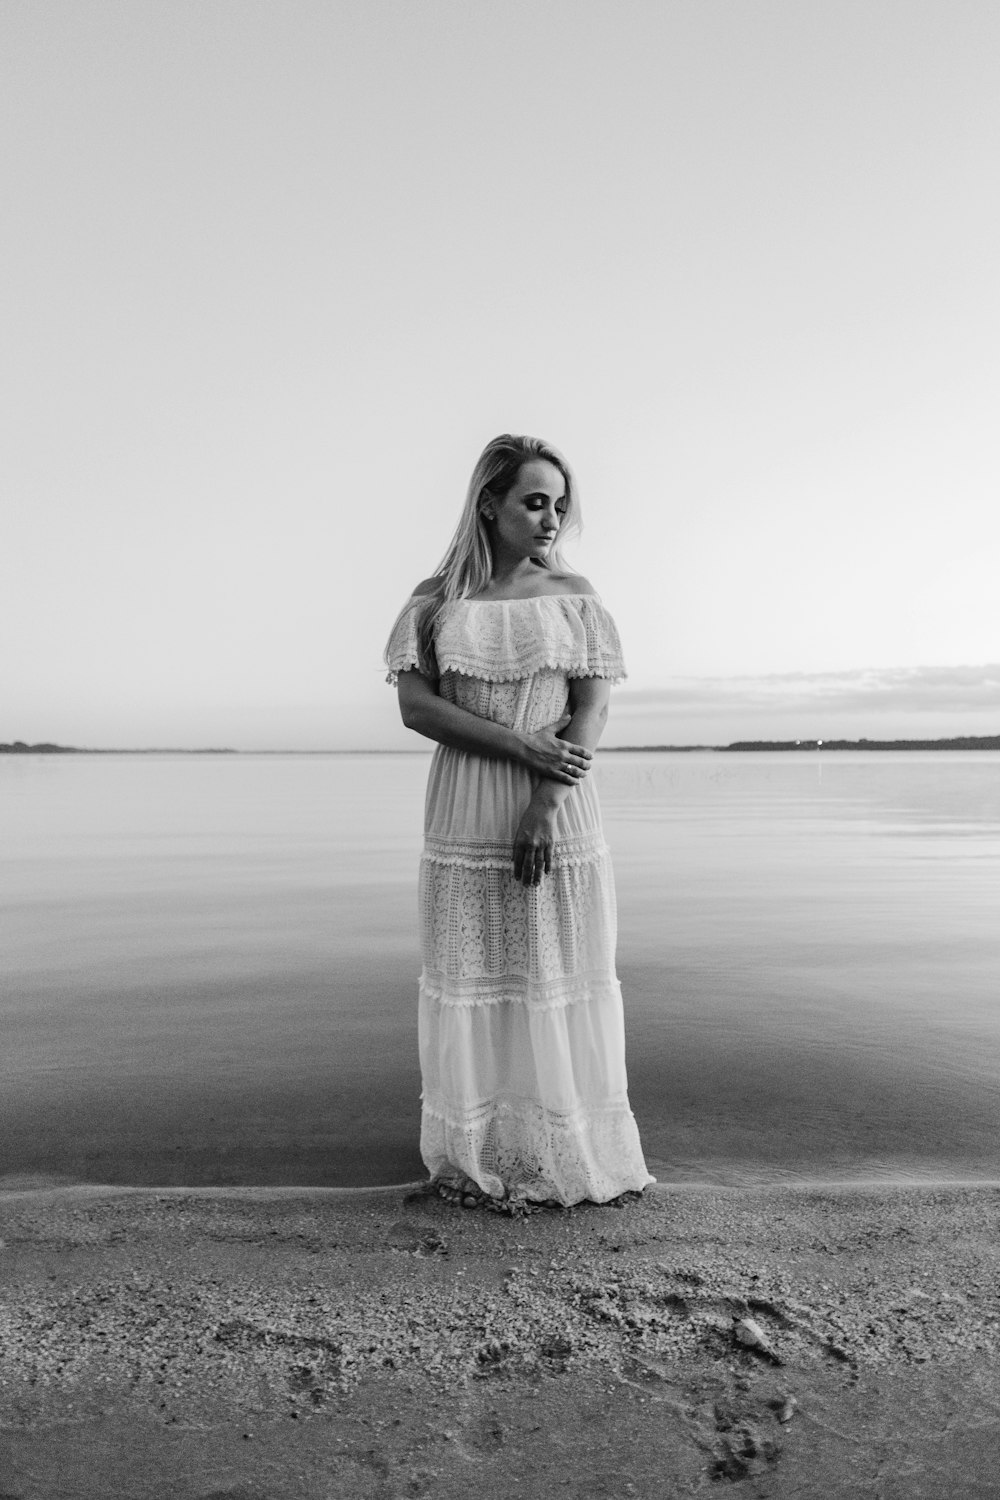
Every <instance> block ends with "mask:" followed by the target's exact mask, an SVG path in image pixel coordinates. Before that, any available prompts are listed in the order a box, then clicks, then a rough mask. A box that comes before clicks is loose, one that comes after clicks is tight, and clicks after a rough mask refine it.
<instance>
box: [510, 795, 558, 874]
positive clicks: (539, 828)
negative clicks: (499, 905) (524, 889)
mask: <svg viewBox="0 0 1000 1500" xmlns="http://www.w3.org/2000/svg"><path fill="white" fill-rule="evenodd" d="M555 836H556V809H555V808H544V807H536V806H535V804H534V803H533V802H529V803H528V806H527V809H526V810H525V813H524V815H523V817H522V818H521V821H520V823H518V825H517V831H516V832H515V834H514V879H515V880H519V881H520V882H521V884H522V885H538V884H539V883H540V881H541V878H542V876H543V875H547V874H548V873H549V871H550V870H551V868H552V845H553V844H554V843H555Z"/></svg>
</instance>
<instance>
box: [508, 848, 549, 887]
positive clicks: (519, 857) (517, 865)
mask: <svg viewBox="0 0 1000 1500" xmlns="http://www.w3.org/2000/svg"><path fill="white" fill-rule="evenodd" d="M551 869H552V850H551V848H550V847H549V846H548V845H544V846H540V847H535V846H533V845H532V846H525V847H524V848H521V847H519V846H517V845H515V846H514V879H515V880H519V881H520V882H521V884H522V885H539V884H540V883H541V879H542V876H543V875H548V873H549V872H550V870H551Z"/></svg>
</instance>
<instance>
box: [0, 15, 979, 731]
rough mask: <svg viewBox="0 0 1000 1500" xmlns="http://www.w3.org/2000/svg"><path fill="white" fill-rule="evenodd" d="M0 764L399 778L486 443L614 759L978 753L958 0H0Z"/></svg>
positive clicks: (968, 269)
mask: <svg viewBox="0 0 1000 1500" xmlns="http://www.w3.org/2000/svg"><path fill="white" fill-rule="evenodd" d="M0 141H2V146H0V201H2V203H3V205H4V217H5V221H6V222H5V225H4V231H3V235H2V249H0V255H2V257H3V275H2V277H0V300H2V307H0V317H2V325H3V336H2V340H0V409H2V413H3V415H2V418H0V421H2V423H3V427H4V435H3V442H2V448H3V453H4V458H3V464H2V468H3V479H2V488H3V498H2V506H3V546H2V548H0V598H2V601H3V608H2V612H0V618H2V621H3V623H2V627H0V629H2V639H0V741H9V740H13V739H23V740H27V741H29V742H36V741H40V740H54V741H57V742H60V743H64V744H76V745H81V746H94V747H97V746H119V747H121V746H128V747H148V746H177V747H180V746H209V745H225V746H232V747H235V748H239V749H261V748H270V749H279V748H296V749H320V748H332V749H344V748H367V747H370V748H386V749H390V748H407V747H409V748H418V746H419V743H422V742H418V741H417V740H416V739H415V737H414V736H413V735H412V734H410V733H409V732H408V731H406V730H404V729H403V728H402V726H401V724H400V723H399V721H398V714H397V711H396V708H395V705H394V701H393V696H392V694H391V692H390V690H389V689H388V688H387V687H386V686H385V684H384V681H383V676H384V671H383V668H382V665H381V653H382V649H383V646H384V642H385V639H386V636H387V634H388V631H389V628H390V626H391V624H392V621H393V618H394V616H395V614H396V612H397V611H398V609H399V607H400V605H401V604H402V602H403V600H404V599H405V598H406V596H407V595H408V593H409V591H410V589H411V588H412V587H413V585H414V584H415V583H416V581H417V580H418V579H421V578H423V577H426V576H427V575H428V574H430V573H431V572H432V571H433V570H434V567H435V565H436V564H437V562H438V561H439V560H440V557H441V555H442V554H443V552H444V550H445V547H446V545H447V543H448V540H449V538H450V535H451V532H452V530H453V528H454V525H455V523H456V521H457V517H458V512H459V509H460V507H461V504H462V500H463V497H464V493H465V489H466V485H467V483H468V477H469V474H470V473H471V471H472V468H473V466H474V464H475V461H476V459H477V457H478V454H479V452H480V451H481V449H482V448H483V446H484V445H485V443H486V442H487V441H488V440H489V439H490V438H492V437H493V436H495V435H496V434H497V433H499V432H503V431H515V432H528V433H533V434H536V435H538V436H542V437H545V438H546V439H548V440H549V441H551V442H553V443H555V444H556V445H557V446H558V447H559V448H561V449H562V451H563V452H564V453H565V454H566V455H567V457H568V458H569V460H570V462H571V463H572V465H573V467H574V469H575V471H576V474H577V477H578V479H579V482H580V489H581V495H582V501H583V511H584V517H585V523H586V524H585V530H584V533H583V536H582V538H581V539H580V541H579V542H578V543H574V544H573V546H572V548H571V550H570V557H571V560H572V562H573V564H574V566H575V567H577V568H578V569H579V570H580V571H581V572H583V573H584V574H585V575H586V576H587V577H589V578H590V579H591V581H592V582H593V584H594V586H595V587H596V588H597V589H598V591H599V592H600V593H601V595H602V597H603V598H604V600H605V602H606V604H607V605H608V607H609V608H610V609H611V611H612V613H613V614H614V616H615V618H616V620H617V621H618V624H619V627H620V629H621V632H622V636H623V640H624V643H625V647H626V659H627V662H628V665H629V672H630V676H629V681H628V683H627V684H626V685H625V686H624V687H622V688H619V689H616V692H615V696H614V699H613V707H612V718H611V723H610V726H609V729H608V732H607V736H606V743H608V744H611V745H613V744H638V743H656V744H659V743H673V744H685V743H727V742H729V741H731V740H734V739H745V738H762V737H776V738H799V737H802V738H808V737H817V736H823V737H826V738H830V737H834V736H840V735H843V736H845V737H852V738H853V737H858V736H862V735H864V736H867V737H869V738H879V737H897V736H915V737H925V736H939V735H942V736H943V735H951V734H996V733H1000V611H998V609H997V605H996V597H997V583H996V576H997V556H998V544H1000V509H998V505H997V500H998V488H1000V487H998V478H1000V453H998V433H1000V424H998V420H997V413H998V410H1000V352H998V351H1000V174H998V173H997V170H996V152H997V143H998V141H1000V6H997V5H996V4H995V3H994V0H934V3H928V0H898V3H896V0H806V3H803V0H543V3H538V0H528V3H523V0H491V3H489V4H487V3H479V0H350V3H347V0H266V3H261V0H169V3H164V0H142V3H138V4H137V3H135V0H119V3H108V0H0Z"/></svg>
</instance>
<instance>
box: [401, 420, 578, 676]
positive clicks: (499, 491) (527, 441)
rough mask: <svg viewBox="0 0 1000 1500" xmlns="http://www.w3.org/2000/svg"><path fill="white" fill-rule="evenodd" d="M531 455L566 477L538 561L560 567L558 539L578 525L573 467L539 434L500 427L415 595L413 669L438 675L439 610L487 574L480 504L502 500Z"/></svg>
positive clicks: (474, 590)
mask: <svg viewBox="0 0 1000 1500" xmlns="http://www.w3.org/2000/svg"><path fill="white" fill-rule="evenodd" d="M532 459H544V460H545V462H546V463H550V464H554V465H555V467H556V468H557V469H558V470H559V472H560V474H561V475H562V477H563V479H564V480H565V481H566V499H565V505H566V508H565V511H564V512H563V518H562V522H561V523H560V526H559V532H558V536H557V539H556V541H555V542H553V544H552V547H551V549H550V551H549V555H548V558H547V559H546V560H545V562H544V563H543V564H542V566H543V567H546V568H548V569H550V570H552V571H554V572H561V571H562V570H563V569H565V567H566V564H565V562H564V561H563V557H562V552H561V543H562V540H563V538H564V537H565V536H566V535H567V534H568V533H569V534H572V533H574V532H579V531H580V530H581V529H582V526H583V521H582V518H581V515H580V499H579V494H578V491H577V484H576V479H575V478H574V476H573V470H572V469H571V468H570V466H569V464H568V463H567V462H566V460H565V459H564V458H563V456H562V454H561V453H560V452H559V450H558V448H553V447H552V445H551V443H546V442H544V441H543V440H542V439H541V438H534V437H524V436H521V435H519V434H515V433H510V432H504V433H502V434H501V435H500V437H495V438H494V439H493V441H492V442H491V443H487V444H486V447H485V448H484V449H483V451H482V453H481V454H480V455H479V460H478V462H477V464H476V467H475V468H474V469H473V471H472V478H471V479H470V480H469V488H468V491H467V492H466V496H465V504H464V505H463V507H462V514H461V515H460V517H459V520H458V525H457V526H456V528H455V535H454V536H453V537H452V539H451V541H450V542H449V544H448V550H447V551H446V552H445V555H444V557H443V558H442V559H441V561H440V563H439V564H438V566H437V568H436V569H435V586H434V588H433V590H431V591H430V592H428V593H427V594H426V595H423V596H421V597H422V598H423V599H425V600H426V603H425V605H424V607H423V608H422V609H421V612H420V618H419V624H418V627H417V641H418V650H419V653H420V661H419V668H420V670H421V671H422V672H424V673H425V675H427V676H430V677H436V676H437V675H438V671H437V662H436V660H435V656H434V627H435V625H436V623H437V619H438V616H439V615H440V613H441V611H442V609H443V608H444V606H445V605H446V604H448V603H450V602H451V601H452V600H453V599H467V598H468V597H469V595H470V594H478V593H480V592H481V591H482V590H483V589H484V588H485V587H486V586H487V584H488V583H489V581H490V579H491V578H492V577H493V549H492V547H491V546H490V538H489V532H488V531H487V529H486V517H485V515H484V513H483V508H484V505H485V503H486V502H487V501H488V500H500V499H502V497H503V496H504V495H506V494H507V492H508V490H510V489H512V488H513V486H514V485H515V484H516V483H517V476H518V474H519V473H520V472H521V469H522V467H523V466H524V464H526V463H530V462H531V460H532Z"/></svg>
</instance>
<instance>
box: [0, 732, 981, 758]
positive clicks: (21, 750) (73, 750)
mask: <svg viewBox="0 0 1000 1500" xmlns="http://www.w3.org/2000/svg"><path fill="white" fill-rule="evenodd" d="M602 748H603V749H604V751H605V752H606V753H611V754H615V755H622V754H624V755H637V754H645V755H654V754H655V755H683V754H689V753H690V752H692V751H698V750H700V751H711V752H712V753H713V754H717V755H725V754H730V753H734V752H737V753H738V752H740V751H748V750H758V751H761V750H768V751H771V750H783V751H795V750H798V751H805V752H811V753H815V752H816V751H817V750H861V751H865V750H871V751H885V750H1000V734H966V735H956V736H953V737H951V738H949V739H938V740H869V739H860V740H734V741H733V742H732V744H729V745H605V746H603V747H602ZM426 753H428V752H427V751H425V750H424V749H422V748H421V749H416V750H384V749H382V750H372V749H364V748H358V749H355V750H290V749H286V750H234V749H232V748H231V747H229V746H218V747H216V746H211V747H206V748H201V749H197V748H196V749H190V748H184V747H182V746H176V745H175V746H148V747H146V748H143V749H116V748H112V749H93V748H90V747H85V746H79V745H55V744H50V743H44V744H38V745H29V744H26V743H25V742H24V741H23V740H14V741H13V742H12V743H10V744H0V755H423V754H426Z"/></svg>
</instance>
